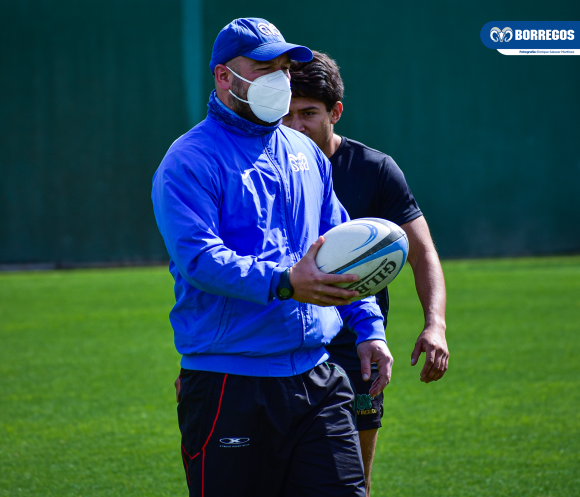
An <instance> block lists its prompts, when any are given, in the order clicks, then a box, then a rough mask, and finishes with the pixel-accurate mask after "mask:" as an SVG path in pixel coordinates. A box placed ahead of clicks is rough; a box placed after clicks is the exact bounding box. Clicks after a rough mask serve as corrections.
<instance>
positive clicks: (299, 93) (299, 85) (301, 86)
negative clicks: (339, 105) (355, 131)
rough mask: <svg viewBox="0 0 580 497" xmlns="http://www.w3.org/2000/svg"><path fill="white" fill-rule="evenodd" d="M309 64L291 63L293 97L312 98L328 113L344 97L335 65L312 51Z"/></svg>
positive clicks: (324, 56)
mask: <svg viewBox="0 0 580 497" xmlns="http://www.w3.org/2000/svg"><path fill="white" fill-rule="evenodd" d="M312 54H313V56H314V57H313V58H312V60H311V61H310V62H297V61H292V65H291V66H290V75H291V79H290V84H291V86H292V96H293V97H304V98H313V99H315V100H320V101H321V102H324V104H325V105H326V110H327V111H328V112H330V111H331V109H332V108H333V107H334V104H335V103H336V102H339V101H341V100H342V98H343V97H344V84H343V82H342V78H341V77H340V71H339V70H338V65H337V63H336V62H335V61H334V60H333V59H331V58H330V57H329V56H328V55H326V54H324V53H321V52H317V51H316V50H312Z"/></svg>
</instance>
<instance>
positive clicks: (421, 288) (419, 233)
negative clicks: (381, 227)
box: [402, 216, 449, 383]
mask: <svg viewBox="0 0 580 497" xmlns="http://www.w3.org/2000/svg"><path fill="white" fill-rule="evenodd" d="M402 228H403V229H404V230H405V231H406V233H407V236H408V238H409V264H410V265H411V267H412V268H413V274H414V275H415V288H416V289H417V295H418V296H419V300H420V301H421V305H422V307H423V314H424V315H425V326H424V328H423V331H422V332H421V333H420V334H419V338H417V341H416V342H415V348H414V349H413V352H412V354H411V366H414V365H415V364H417V361H418V360H419V356H420V355H421V353H422V352H425V365H424V366H423V369H422V370H421V381H424V382H425V383H430V382H431V381H437V380H439V379H441V377H442V376H443V375H444V374H445V371H447V365H448V359H449V350H448V349H447V341H446V339H445V329H446V325H445V304H446V300H447V297H446V292H445V278H444V277H443V269H442V268H441V263H440V262H439V256H438V255H437V251H436V250H435V245H434V244H433V240H432V239H431V234H430V233H429V227H428V226H427V222H426V221H425V218H423V217H422V216H421V217H419V218H417V219H414V220H413V221H411V222H409V223H407V224H405V225H403V226H402Z"/></svg>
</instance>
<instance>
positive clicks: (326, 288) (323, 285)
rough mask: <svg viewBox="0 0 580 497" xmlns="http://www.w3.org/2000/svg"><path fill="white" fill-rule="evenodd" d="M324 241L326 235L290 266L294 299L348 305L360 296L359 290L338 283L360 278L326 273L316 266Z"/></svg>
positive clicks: (305, 301)
mask: <svg viewBox="0 0 580 497" xmlns="http://www.w3.org/2000/svg"><path fill="white" fill-rule="evenodd" d="M323 243H324V237H322V236H319V237H318V240H316V241H315V242H314V243H313V244H312V245H311V246H310V248H309V249H308V252H306V254H305V255H304V257H302V259H300V260H299V261H298V262H297V263H296V264H294V266H292V267H291V268H290V275H289V277H290V284H291V285H292V288H294V295H293V297H292V298H293V299H294V300H296V301H298V302H303V303H305V304H314V305H320V306H323V307H328V306H333V305H348V304H350V303H351V302H350V299H352V298H354V297H356V296H358V292H354V291H351V290H345V289H344V288H339V287H337V286H332V285H334V284H336V283H352V282H353V281H356V280H358V276H357V275H356V274H326V273H323V272H322V271H320V270H319V269H318V267H317V266H316V261H315V257H316V254H317V253H318V250H319V249H320V247H322V244H323Z"/></svg>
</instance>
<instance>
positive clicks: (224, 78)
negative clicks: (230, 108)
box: [213, 64, 234, 91]
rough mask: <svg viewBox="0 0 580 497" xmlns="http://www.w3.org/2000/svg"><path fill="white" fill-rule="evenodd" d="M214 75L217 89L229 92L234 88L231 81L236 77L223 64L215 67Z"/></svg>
mask: <svg viewBox="0 0 580 497" xmlns="http://www.w3.org/2000/svg"><path fill="white" fill-rule="evenodd" d="M213 75H214V78H215V87H216V89H217V88H221V89H222V90H225V91H228V90H229V89H230V88H231V87H232V86H231V81H232V78H233V77H234V75H233V74H232V73H231V72H230V71H229V70H228V68H227V67H226V66H224V65H223V64H218V65H217V66H215V69H214V70H213Z"/></svg>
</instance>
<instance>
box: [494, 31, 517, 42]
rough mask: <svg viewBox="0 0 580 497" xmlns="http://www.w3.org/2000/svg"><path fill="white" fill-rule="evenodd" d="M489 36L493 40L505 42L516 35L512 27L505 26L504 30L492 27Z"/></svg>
mask: <svg viewBox="0 0 580 497" xmlns="http://www.w3.org/2000/svg"><path fill="white" fill-rule="evenodd" d="M489 36H490V37H491V39H492V40H493V41H495V42H497V41H500V42H502V43H503V42H504V41H505V42H508V41H510V40H511V39H512V38H513V37H514V34H513V32H512V28H503V31H502V30H501V29H499V28H491V31H490V32H489Z"/></svg>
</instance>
